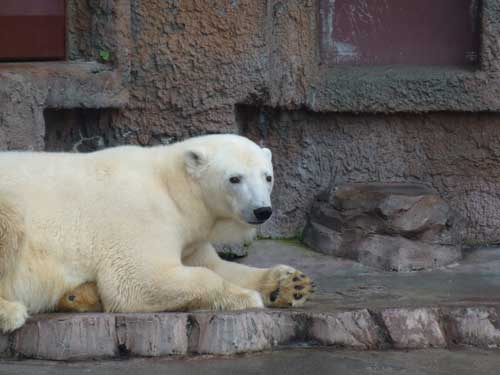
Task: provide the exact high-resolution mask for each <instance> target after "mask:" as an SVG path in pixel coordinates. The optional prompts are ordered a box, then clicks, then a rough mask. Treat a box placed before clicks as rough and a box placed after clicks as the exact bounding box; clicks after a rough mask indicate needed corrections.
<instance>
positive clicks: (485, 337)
mask: <svg viewBox="0 0 500 375" xmlns="http://www.w3.org/2000/svg"><path fill="white" fill-rule="evenodd" d="M448 319H449V327H448V328H449V329H450V335H451V337H452V340H453V342H454V343H456V344H465V345H471V346H477V347H481V348H490V349H491V348H500V321H499V316H498V312H497V311H496V310H495V309H494V308H492V307H467V308H461V309H454V310H452V311H450V313H449V315H448Z"/></svg>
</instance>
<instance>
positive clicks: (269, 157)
mask: <svg viewBox="0 0 500 375" xmlns="http://www.w3.org/2000/svg"><path fill="white" fill-rule="evenodd" d="M262 151H263V152H264V155H266V157H267V158H268V159H269V161H271V160H272V159H273V153H272V152H271V150H269V149H268V148H263V149H262Z"/></svg>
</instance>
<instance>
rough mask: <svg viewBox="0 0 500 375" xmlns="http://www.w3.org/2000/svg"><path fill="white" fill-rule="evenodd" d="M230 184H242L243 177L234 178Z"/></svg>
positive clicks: (230, 180)
mask: <svg viewBox="0 0 500 375" xmlns="http://www.w3.org/2000/svg"><path fill="white" fill-rule="evenodd" d="M229 182H230V183H232V184H239V183H240V182H241V177H238V176H234V177H231V178H230V179H229Z"/></svg>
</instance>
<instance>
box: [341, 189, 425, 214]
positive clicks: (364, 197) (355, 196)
mask: <svg viewBox="0 0 500 375" xmlns="http://www.w3.org/2000/svg"><path fill="white" fill-rule="evenodd" d="M428 194H433V191H432V190H431V189H429V188H427V187H426V186H424V185H420V184H400V183H359V184H346V185H343V186H339V187H337V188H336V189H335V200H334V205H335V207H336V208H338V209H340V210H362V211H371V210H373V209H375V208H377V207H378V206H379V205H380V204H381V203H382V202H384V200H385V199H387V198H388V197H390V196H393V195H396V196H400V195H406V196H422V195H428ZM386 204H387V203H386V202H384V205H386Z"/></svg>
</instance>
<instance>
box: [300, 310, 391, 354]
mask: <svg viewBox="0 0 500 375" xmlns="http://www.w3.org/2000/svg"><path fill="white" fill-rule="evenodd" d="M309 338H310V339H312V340H314V341H317V342H319V343H320V344H321V345H338V346H343V347H350V348H358V349H365V350H367V349H380V348H382V347H384V346H385V338H384V334H383V332H382V329H381V328H380V326H379V325H378V324H377V322H376V321H375V320H374V319H373V317H372V316H371V314H370V313H369V311H368V310H367V309H363V310H359V311H346V312H341V313H336V314H318V315H316V316H314V318H313V323H312V326H311V330H310V331H309Z"/></svg>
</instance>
